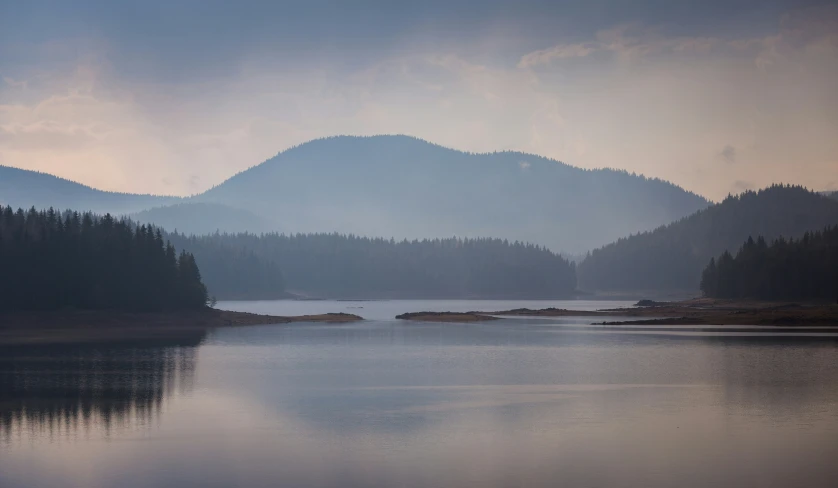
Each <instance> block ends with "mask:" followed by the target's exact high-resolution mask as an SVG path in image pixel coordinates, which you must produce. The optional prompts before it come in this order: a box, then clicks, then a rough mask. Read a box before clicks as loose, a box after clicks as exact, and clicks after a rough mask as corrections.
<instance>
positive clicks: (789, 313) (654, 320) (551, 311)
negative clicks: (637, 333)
mask: <svg viewBox="0 0 838 488" xmlns="http://www.w3.org/2000/svg"><path fill="white" fill-rule="evenodd" d="M639 303H641V304H643V303H644V302H639ZM645 303H646V304H648V305H645V306H644V305H640V306H634V307H631V308H615V309H602V310H570V309H561V308H544V309H539V310H533V309H527V308H519V309H513V310H501V311H494V312H488V311H470V312H415V313H410V314H402V315H399V316H397V317H396V318H397V319H402V320H412V321H422V322H479V321H487V320H496V319H498V318H502V317H603V318H607V317H620V318H625V317H637V320H619V321H607V320H604V321H601V322H592V323H591V324H590V325H718V326H726V325H764V326H791V327H797V326H838V305H833V304H800V303H792V302H783V303H774V302H758V301H733V300H714V299H705V298H698V299H691V300H684V301H679V302H651V301H645Z"/></svg>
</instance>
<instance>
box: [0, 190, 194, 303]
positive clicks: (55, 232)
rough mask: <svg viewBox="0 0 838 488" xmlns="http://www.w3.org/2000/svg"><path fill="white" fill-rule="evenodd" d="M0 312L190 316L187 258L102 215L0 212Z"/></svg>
mask: <svg viewBox="0 0 838 488" xmlns="http://www.w3.org/2000/svg"><path fill="white" fill-rule="evenodd" d="M0 270H2V280H0V310H55V309H63V308H78V309H119V310H136V311H158V310H172V309H197V308H201V307H204V306H205V304H206V302H207V299H208V298H207V295H208V294H207V288H206V287H205V286H204V284H203V282H202V281H201V273H200V271H199V270H198V266H197V264H196V262H195V258H194V256H193V255H192V254H191V253H189V252H186V251H181V252H180V254H177V253H176V251H175V247H174V246H173V245H172V244H171V243H168V242H165V241H164V240H163V235H162V232H161V231H160V230H159V229H155V228H154V227H152V226H146V225H136V224H134V223H133V222H131V221H129V220H124V219H123V220H117V219H115V218H114V217H112V216H111V215H110V214H107V215H104V216H101V217H100V216H97V215H94V214H93V213H89V212H88V213H79V212H73V211H67V212H63V213H62V212H59V211H56V210H54V209H52V208H50V209H49V210H43V211H37V210H35V209H34V208H32V209H30V210H29V211H24V210H23V209H18V210H17V211H15V210H13V209H12V207H10V206H7V207H0Z"/></svg>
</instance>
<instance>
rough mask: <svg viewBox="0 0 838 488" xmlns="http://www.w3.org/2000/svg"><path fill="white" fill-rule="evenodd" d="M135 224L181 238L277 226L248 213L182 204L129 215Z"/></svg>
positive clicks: (218, 206) (272, 229)
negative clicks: (155, 227)
mask: <svg viewBox="0 0 838 488" xmlns="http://www.w3.org/2000/svg"><path fill="white" fill-rule="evenodd" d="M131 218H132V219H134V220H137V221H139V222H148V223H152V224H154V225H157V226H160V227H163V228H164V229H168V230H171V231H178V232H180V233H183V234H194V235H202V234H212V233H213V232H216V231H220V232H231V233H238V232H254V233H262V232H276V231H277V230H279V229H280V226H279V224H277V223H276V222H273V221H272V220H270V219H268V218H266V217H262V216H260V215H256V214H255V213H253V212H250V211H248V210H242V209H240V208H233V207H229V206H227V205H222V204H219V203H201V202H186V203H176V204H174V205H166V206H163V207H154V208H151V209H148V210H143V211H142V212H137V213H135V214H133V215H131Z"/></svg>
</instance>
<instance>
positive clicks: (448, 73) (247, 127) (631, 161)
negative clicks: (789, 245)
mask: <svg viewBox="0 0 838 488" xmlns="http://www.w3.org/2000/svg"><path fill="white" fill-rule="evenodd" d="M836 80H838V6H836V5H835V4H834V2H827V1H792V0H773V1H772V0H769V1H753V0H741V1H718V0H708V1H693V0H689V1H681V2H672V1H663V0H641V1H637V2H622V1H619V0H611V1H605V0H589V1H582V0H563V1H538V0H528V1H522V2H503V1H499V0H486V1H484V2H481V3H479V4H477V3H475V2H471V1H464V0H446V1H442V0H429V1H426V2H421V3H403V2H385V1H382V0H364V1H355V2H338V1H321V0H313V1H306V2H296V1H293V2H289V1H280V2H269V1H267V0H264V1H243V2H236V3H233V2H221V1H215V0H210V1H197V0H183V1H176V2H163V1H160V0H150V1H147V2H142V3H139V2H112V1H104V0H81V1H75V2H65V1H55V0H53V1H49V0H47V1H40V0H32V1H27V2H17V1H11V0H0V164H3V165H8V166H15V167H20V168H25V169H32V170H39V171H45V172H49V173H53V174H56V175H59V176H62V177H65V178H69V179H72V180H75V181H80V182H83V183H86V184H89V185H91V186H94V187H98V188H102V189H108V190H119V191H130V192H140V193H166V194H182V195H185V194H192V193H196V192H200V191H202V190H205V189H207V188H209V187H210V186H212V185H214V184H217V183H219V182H221V181H222V180H224V179H225V178H227V177H229V176H230V175H232V174H233V173H236V172H238V171H241V170H243V169H245V168H247V167H250V166H252V165H254V164H258V163H259V162H261V161H263V160H265V159H267V158H269V157H271V156H273V155H274V154H276V153H277V152H279V151H281V150H283V149H286V148H288V147H289V146H292V145H296V144H299V143H302V142H305V141H307V140H310V139H314V138H318V137H323V136H329V135H336V134H358V135H371V134H382V133H384V134H387V133H400V134H409V135H413V136H416V137H420V138H423V139H427V140H430V141H432V142H435V143H438V144H442V145H445V146H449V147H453V148H457V149H462V150H467V151H476V152H488V151H494V150H520V151H525V152H531V153H536V154H539V155H543V156H547V157H551V158H554V159H557V160H560V161H563V162H566V163H568V164H572V165H575V166H580V167H585V168H596V167H614V168H622V169H626V170H628V171H634V172H638V173H643V174H646V175H649V176H656V177H660V178H664V179H667V180H670V181H672V182H674V183H676V184H678V185H681V186H683V187H685V188H687V189H688V190H692V191H695V192H697V193H700V194H702V195H704V196H707V197H709V198H711V199H720V198H722V197H724V196H725V195H726V194H728V193H737V192H740V191H742V190H744V189H749V188H759V187H763V186H766V185H768V184H771V183H774V182H788V183H795V184H802V185H804V186H807V187H809V188H812V189H816V190H830V189H831V190H838V90H837V89H836V86H837V85H836Z"/></svg>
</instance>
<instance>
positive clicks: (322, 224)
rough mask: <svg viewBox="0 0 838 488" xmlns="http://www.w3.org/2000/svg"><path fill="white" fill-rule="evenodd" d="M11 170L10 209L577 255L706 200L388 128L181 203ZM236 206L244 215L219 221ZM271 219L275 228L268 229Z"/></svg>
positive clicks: (1, 192)
mask: <svg viewBox="0 0 838 488" xmlns="http://www.w3.org/2000/svg"><path fill="white" fill-rule="evenodd" d="M3 169H6V170H11V168H3ZM17 171H23V170H17ZM30 173H31V172H30ZM12 176H15V178H12V179H13V180H15V181H14V182H13V183H7V182H6V180H8V179H9V173H8V171H7V172H5V173H3V172H0V201H3V202H5V203H9V204H11V205H15V206H23V207H28V206H32V205H34V206H37V207H44V206H55V207H60V208H80V209H91V210H94V211H96V212H99V213H102V212H111V213H130V214H135V218H138V219H139V220H146V218H147V219H148V221H149V222H152V223H155V224H158V225H162V226H164V227H166V228H167V229H172V228H177V229H179V230H187V229H188V232H194V233H196V234H198V233H205V232H214V231H215V230H220V231H222V232H225V231H227V232H240V231H242V230H249V231H251V232H261V231H263V230H282V231H285V232H291V233H312V232H327V233H331V232H339V233H344V234H354V235H365V236H382V237H388V238H389V237H394V238H396V239H398V240H401V239H403V238H408V239H421V238H445V237H451V236H459V237H497V238H501V239H507V240H510V241H521V242H533V243H537V244H541V245H545V246H547V247H549V248H550V249H552V250H554V251H556V252H566V253H570V254H579V253H584V252H586V251H588V250H589V249H592V248H594V247H596V246H601V245H604V244H607V243H608V242H611V241H613V240H615V239H617V238H619V237H621V236H624V235H628V234H631V233H636V232H639V231H644V230H651V229H653V228H655V227H658V226H660V225H663V224H666V223H669V222H672V221H674V220H677V219H679V218H682V217H684V216H686V215H689V214H691V213H694V212H695V211H697V210H700V209H703V208H706V207H707V206H708V205H709V202H708V201H707V200H706V199H704V198H703V197H701V196H698V195H696V194H694V193H691V192H688V191H686V190H684V189H682V188H680V187H678V186H676V185H674V184H672V183H669V182H666V181H663V180H659V179H655V178H646V177H644V176H640V175H635V174H629V173H627V172H625V171H619V170H612V169H596V170H586V169H581V168H577V167H573V166H570V165H567V164H564V163H560V162H558V161H555V160H552V159H548V158H544V157H541V156H535V155H531V154H525V153H520V152H498V153H486V154H473V153H466V152H462V151H457V150H454V149H448V148H445V147H442V146H439V145H436V144H432V143H429V142H426V141H423V140H420V139H416V138H413V137H409V136H389V135H388V136H371V137H355V136H337V137H331V138H325V139H317V140H314V141H310V142H307V143H304V144H301V145H299V146H296V147H293V148H290V149H288V150H286V151H283V152H281V153H279V154H277V155H276V156H275V157H273V158H271V159H268V160H267V161H265V162H263V163H261V164H259V165H256V166H253V167H251V168H250V169H248V170H245V171H243V172H240V173H238V174H236V175H234V176H233V177H231V178H229V179H228V180H226V181H224V182H223V183H221V184H219V185H217V186H215V187H213V188H211V189H209V190H208V191H206V192H204V193H202V194H199V195H196V196H193V197H189V198H183V199H181V198H177V197H156V196H151V195H130V194H112V193H107V192H99V191H98V190H94V189H91V188H89V187H85V186H84V185H79V184H75V183H72V182H68V181H66V180H60V179H58V178H55V177H50V176H48V175H42V174H37V173H32V174H31V175H30V176H31V178H29V179H27V178H21V177H20V175H12ZM50 178H53V180H50ZM56 181H58V183H57V182H56ZM59 183H61V184H59ZM73 185H75V186H73ZM192 204H202V205H203V206H199V205H192ZM206 204H212V205H216V207H209V206H206ZM217 205H223V206H225V209H223V210H221V207H218V206H217ZM155 207H161V208H155ZM152 208H154V210H150V209H152ZM143 211H148V212H144V213H139V212H143ZM237 212H238V213H239V214H238V215H245V214H244V213H242V212H247V215H248V217H247V218H244V219H238V218H233V219H230V218H225V217H224V215H236V213H237ZM198 223H201V225H196V224H198ZM273 223H276V225H277V226H279V227H280V229H276V228H274V229H267V228H266V227H272V226H273V225H274V224H273ZM242 224H246V225H253V226H254V228H242ZM257 227H258V228H257Z"/></svg>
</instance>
